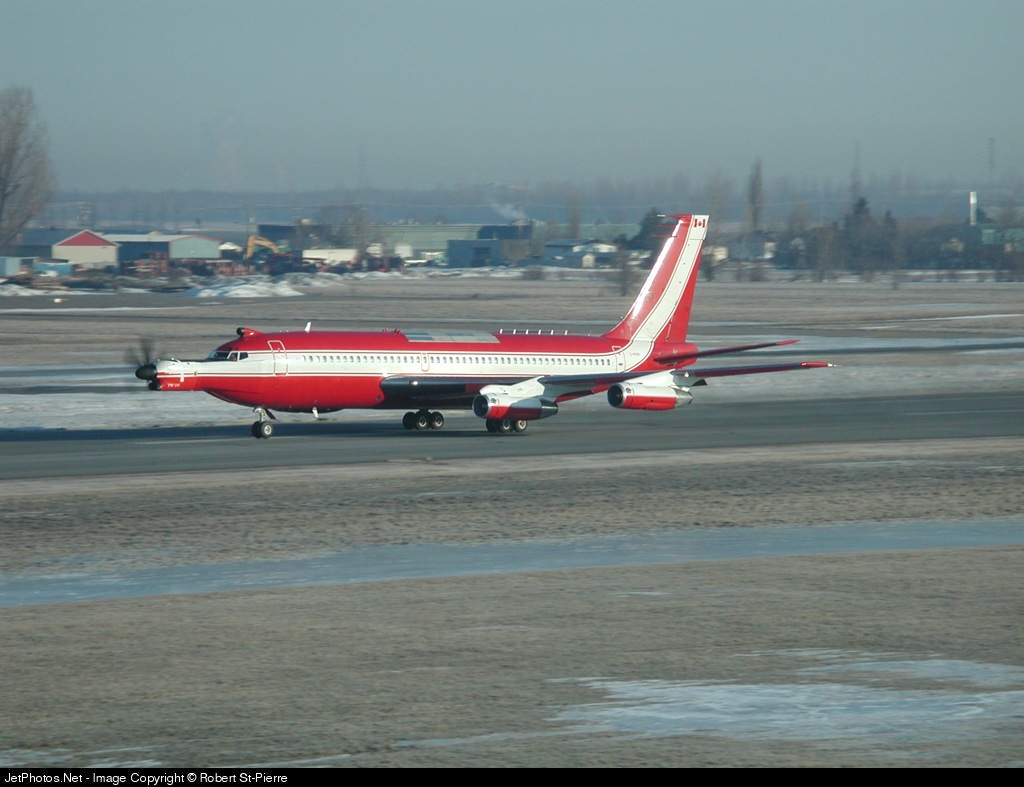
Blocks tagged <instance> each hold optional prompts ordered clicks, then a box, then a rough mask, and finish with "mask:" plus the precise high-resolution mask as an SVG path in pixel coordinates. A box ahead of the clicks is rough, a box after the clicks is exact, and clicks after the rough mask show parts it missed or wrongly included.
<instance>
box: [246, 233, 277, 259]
mask: <svg viewBox="0 0 1024 787" xmlns="http://www.w3.org/2000/svg"><path fill="white" fill-rule="evenodd" d="M257 248H263V249H266V250H267V251H269V252H270V253H271V254H280V253H281V250H280V249H279V248H278V247H277V245H276V244H274V243H273V242H272V241H269V240H267V239H266V238H261V237H260V236H259V235H250V236H249V240H247V241H246V242H245V257H244V258H243V259H246V260H251V259H252V258H253V255H254V254H256V249H257Z"/></svg>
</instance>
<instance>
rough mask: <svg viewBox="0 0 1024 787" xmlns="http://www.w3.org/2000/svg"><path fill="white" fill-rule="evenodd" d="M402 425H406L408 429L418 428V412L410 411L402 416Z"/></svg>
mask: <svg viewBox="0 0 1024 787" xmlns="http://www.w3.org/2000/svg"><path fill="white" fill-rule="evenodd" d="M402 426H404V427H405V428H406V429H415V428H416V413H412V412H410V413H406V414H405V415H403V416H402Z"/></svg>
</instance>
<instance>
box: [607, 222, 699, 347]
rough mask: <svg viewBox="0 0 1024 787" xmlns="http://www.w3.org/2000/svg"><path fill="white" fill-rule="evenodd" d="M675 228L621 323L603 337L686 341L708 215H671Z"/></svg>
mask: <svg viewBox="0 0 1024 787" xmlns="http://www.w3.org/2000/svg"><path fill="white" fill-rule="evenodd" d="M672 218H674V219H675V220H676V226H675V228H674V229H673V230H672V234H671V235H670V236H669V237H668V239H667V240H666V241H665V245H664V246H663V247H662V249H661V254H659V255H658V260H657V262H655V263H654V267H653V268H651V272H650V274H649V275H648V277H647V281H646V282H644V286H643V288H642V289H641V290H640V294H639V295H637V296H636V300H635V301H633V306H632V307H631V308H630V310H629V312H628V313H627V314H626V316H625V317H623V318H622V321H621V322H620V323H619V324H618V325H616V326H615V327H614V328H612V330H610V331H608V333H606V334H605V336H606V337H607V338H609V339H619V340H622V341H629V340H631V339H639V340H641V341H655V340H659V341H672V342H681V341H684V340H685V339H686V330H687V327H688V326H689V324H690V306H691V305H692V304H693V290H694V288H695V287H696V284H697V269H698V267H700V252H701V248H702V247H703V245H704V238H705V236H706V235H707V230H708V217H707V216H673V217H672Z"/></svg>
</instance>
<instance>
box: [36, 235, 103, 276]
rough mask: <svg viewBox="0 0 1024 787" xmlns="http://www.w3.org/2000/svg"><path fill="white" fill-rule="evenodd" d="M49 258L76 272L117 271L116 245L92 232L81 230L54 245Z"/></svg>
mask: <svg viewBox="0 0 1024 787" xmlns="http://www.w3.org/2000/svg"><path fill="white" fill-rule="evenodd" d="M50 258H51V259H54V260H64V261H65V262H68V263H70V264H71V265H72V267H73V268H74V269H76V270H114V271H116V270H117V264H118V245H117V243H116V242H115V241H113V240H111V239H110V238H107V237H104V236H103V235H100V234H99V233H97V232H93V231H92V230H82V231H81V232H77V233H75V234H74V235H72V236H71V237H70V238H65V239H64V240H62V241H59V242H57V243H54V244H53V246H52V247H51V248H50Z"/></svg>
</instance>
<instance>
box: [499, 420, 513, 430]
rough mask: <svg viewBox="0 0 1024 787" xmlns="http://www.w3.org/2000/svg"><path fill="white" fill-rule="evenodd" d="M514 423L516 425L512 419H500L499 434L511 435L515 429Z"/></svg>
mask: <svg viewBox="0 0 1024 787" xmlns="http://www.w3.org/2000/svg"><path fill="white" fill-rule="evenodd" d="M514 423H515V421H513V420H512V419H511V418H500V419H498V433H499V434H511V433H512V430H513V429H514V428H515V427H514V426H513V424H514Z"/></svg>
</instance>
